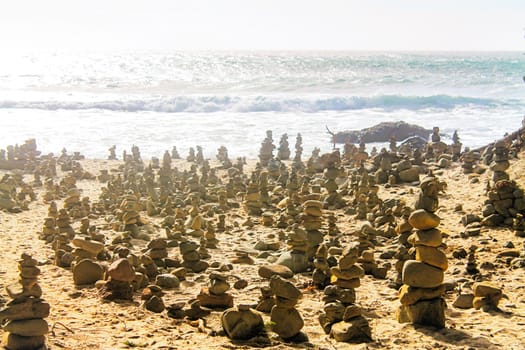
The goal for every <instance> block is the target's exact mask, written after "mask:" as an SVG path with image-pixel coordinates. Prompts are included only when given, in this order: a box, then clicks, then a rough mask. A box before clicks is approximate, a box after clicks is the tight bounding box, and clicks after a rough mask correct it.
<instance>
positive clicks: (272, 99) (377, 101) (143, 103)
mask: <svg viewBox="0 0 525 350" xmlns="http://www.w3.org/2000/svg"><path fill="white" fill-rule="evenodd" d="M515 102H516V101H512V100H509V101H500V100H496V99H489V98H476V97H465V96H449V95H433V96H401V95H379V96H371V97H361V96H327V97H297V98H290V97H282V96H271V95H269V96H175V97H155V98H151V97H150V98H144V99H122V100H117V99H115V100H104V101H13V100H4V101H0V109H41V110H51V111H54V110H90V109H94V110H107V111H115V112H160V113H214V112H239V113H252V112H304V113H316V112H322V111H346V110H361V109H383V110H398V109H407V110H419V109H426V108H437V109H453V108H457V107H463V106H467V107H468V106H471V107H472V106H477V107H489V108H492V107H501V106H502V105H506V104H509V103H515Z"/></svg>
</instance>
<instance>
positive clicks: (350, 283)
mask: <svg viewBox="0 0 525 350" xmlns="http://www.w3.org/2000/svg"><path fill="white" fill-rule="evenodd" d="M330 281H331V282H332V283H333V284H335V285H337V286H339V287H341V288H347V289H355V288H359V286H360V285H361V279H360V278H352V279H351V280H345V279H342V278H337V277H335V276H334V275H332V276H331V277H330Z"/></svg>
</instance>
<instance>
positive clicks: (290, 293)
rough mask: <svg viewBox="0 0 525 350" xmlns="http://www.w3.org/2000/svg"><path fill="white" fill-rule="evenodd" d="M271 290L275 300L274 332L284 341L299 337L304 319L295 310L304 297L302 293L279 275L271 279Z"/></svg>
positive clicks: (271, 318)
mask: <svg viewBox="0 0 525 350" xmlns="http://www.w3.org/2000/svg"><path fill="white" fill-rule="evenodd" d="M270 289H271V292H272V294H273V296H274V299H275V305H274V306H273V307H272V311H271V313H270V321H271V329H272V331H273V332H275V333H277V334H278V335H279V336H280V337H281V338H283V339H289V338H292V337H294V336H296V335H298V334H299V332H300V331H301V329H302V328H303V326H304V321H303V318H302V317H301V314H299V311H297V309H296V308H295V305H297V302H298V300H299V298H301V297H302V293H301V291H300V290H299V289H297V287H296V286H294V285H293V284H292V283H291V282H290V281H287V280H285V279H283V278H282V277H280V276H278V275H274V276H272V278H271V279H270Z"/></svg>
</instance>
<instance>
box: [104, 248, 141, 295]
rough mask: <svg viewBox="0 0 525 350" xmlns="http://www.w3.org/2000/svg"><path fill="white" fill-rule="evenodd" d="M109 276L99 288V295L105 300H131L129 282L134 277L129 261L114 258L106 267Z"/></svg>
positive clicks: (131, 292) (131, 293)
mask: <svg viewBox="0 0 525 350" xmlns="http://www.w3.org/2000/svg"><path fill="white" fill-rule="evenodd" d="M107 274H108V276H109V279H108V281H106V282H105V283H104V284H103V285H102V288H101V295H102V298H103V299H106V300H117V299H118V300H132V299H133V288H132V286H131V282H132V281H133V280H134V279H135V269H134V268H133V266H132V265H131V263H130V262H129V261H128V260H127V259H125V258H121V259H118V260H115V261H114V262H113V263H112V264H111V265H110V266H109V268H108V271H107Z"/></svg>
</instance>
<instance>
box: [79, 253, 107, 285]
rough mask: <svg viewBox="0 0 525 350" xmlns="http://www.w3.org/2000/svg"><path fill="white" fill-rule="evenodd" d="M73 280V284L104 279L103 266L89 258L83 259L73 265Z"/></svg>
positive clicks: (92, 282)
mask: <svg viewBox="0 0 525 350" xmlns="http://www.w3.org/2000/svg"><path fill="white" fill-rule="evenodd" d="M72 272H73V282H74V283H75V285H83V284H94V283H95V282H96V281H98V280H102V279H104V268H103V267H102V266H101V265H100V264H98V263H96V262H94V261H92V260H90V259H84V260H81V261H80V262H78V263H77V264H76V265H75V266H74V267H73V271H72Z"/></svg>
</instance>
